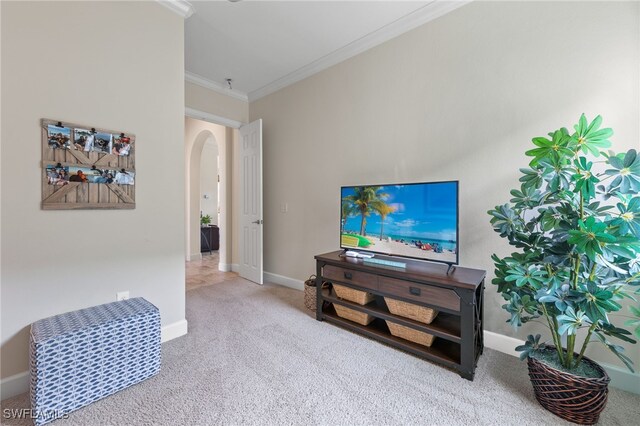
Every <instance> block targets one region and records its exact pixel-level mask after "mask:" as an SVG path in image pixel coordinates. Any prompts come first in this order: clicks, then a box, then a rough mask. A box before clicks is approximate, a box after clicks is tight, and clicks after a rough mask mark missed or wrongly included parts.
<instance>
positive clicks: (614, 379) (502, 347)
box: [484, 330, 640, 395]
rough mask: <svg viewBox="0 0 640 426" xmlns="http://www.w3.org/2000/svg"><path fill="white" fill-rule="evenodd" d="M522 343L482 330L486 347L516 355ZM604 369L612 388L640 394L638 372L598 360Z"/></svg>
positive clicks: (518, 340)
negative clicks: (517, 347)
mask: <svg viewBox="0 0 640 426" xmlns="http://www.w3.org/2000/svg"><path fill="white" fill-rule="evenodd" d="M522 344H524V341H522V340H520V339H516V338H514V337H510V336H505V335H503V334H498V333H494V332H492V331H487V330H485V331H484V345H485V347H487V348H490V349H493V350H496V351H498V352H502V353H505V354H507V355H512V356H518V355H519V354H520V353H519V352H517V351H516V350H515V347H516V346H518V345H522ZM598 364H600V365H601V366H602V368H604V369H605V371H606V372H607V374H608V375H609V377H610V378H611V382H610V383H609V384H610V385H611V386H613V387H614V388H618V389H622V390H624V391H627V392H631V393H635V394H638V395H640V374H637V373H632V372H631V371H629V370H627V369H623V368H621V367H617V366H614V365H609V364H606V363H603V362H599V361H598ZM525 368H526V367H525Z"/></svg>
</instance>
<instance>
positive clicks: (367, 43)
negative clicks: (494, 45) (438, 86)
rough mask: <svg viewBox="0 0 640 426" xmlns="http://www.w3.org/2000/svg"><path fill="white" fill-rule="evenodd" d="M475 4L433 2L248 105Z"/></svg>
mask: <svg viewBox="0 0 640 426" xmlns="http://www.w3.org/2000/svg"><path fill="white" fill-rule="evenodd" d="M471 1H473V0H453V1H441V0H434V1H432V2H431V3H429V4H427V5H425V6H423V7H421V8H420V9H418V10H416V11H414V12H412V13H410V14H408V15H406V16H403V17H402V18H400V19H398V20H396V21H394V22H392V23H390V24H388V25H385V26H384V27H382V28H380V29H379V30H377V31H374V32H372V33H370V34H368V35H366V36H364V37H362V38H360V39H358V40H356V41H354V42H352V43H350V44H348V45H346V46H344V47H342V48H340V49H338V50H336V51H334V52H332V53H330V54H328V55H326V56H324V57H322V58H320V59H318V60H316V61H313V62H311V63H310V64H308V65H305V66H304V67H302V68H299V69H298V70H296V71H293V72H292V73H290V74H287V75H286V76H284V77H282V78H279V79H277V80H275V81H273V82H272V83H269V84H267V85H266V86H264V87H261V88H260V89H257V90H254V91H252V92H249V96H248V99H249V102H253V101H255V100H257V99H260V98H262V97H264V96H267V95H270V94H271V93H274V92H276V91H278V90H280V89H283V88H285V87H286V86H289V85H291V84H293V83H296V82H298V81H300V80H303V79H305V78H307V77H310V76H312V75H314V74H316V73H318V72H320V71H323V70H325V69H327V68H329V67H331V66H333V65H336V64H338V63H340V62H342V61H345V60H347V59H349V58H351V57H353V56H356V55H358V54H360V53H362V52H364V51H366V50H368V49H371V48H372V47H375V46H377V45H379V44H382V43H384V42H385V41H388V40H391V39H392V38H394V37H397V36H399V35H401V34H404V33H406V32H408V31H411V30H412V29H414V28H417V27H419V26H420V25H423V24H426V23H427V22H429V21H432V20H434V19H436V18H439V17H441V16H443V15H446V14H447V13H449V12H451V11H453V10H455V9H457V8H459V7H462V6H464V5H465V4H468V3H471Z"/></svg>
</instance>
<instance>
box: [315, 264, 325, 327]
mask: <svg viewBox="0 0 640 426" xmlns="http://www.w3.org/2000/svg"><path fill="white" fill-rule="evenodd" d="M322 305H323V300H322V264H320V262H316V320H318V321H322V319H323V318H322Z"/></svg>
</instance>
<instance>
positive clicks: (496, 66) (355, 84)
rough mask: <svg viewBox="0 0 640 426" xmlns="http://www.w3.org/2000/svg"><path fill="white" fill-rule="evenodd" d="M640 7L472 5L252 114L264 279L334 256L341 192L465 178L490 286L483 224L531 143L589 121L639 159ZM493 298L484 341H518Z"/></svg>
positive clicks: (466, 242) (473, 238)
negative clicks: (258, 133) (258, 140)
mask: <svg viewBox="0 0 640 426" xmlns="http://www.w3.org/2000/svg"><path fill="white" fill-rule="evenodd" d="M639 8H640V4H639V3H637V2H622V3H610V2H606V3H604V2H603V3H598V2H579V3H555V2H536V3H534V2H473V3H471V4H469V5H466V6H464V7H462V8H460V9H458V10H456V11H454V12H452V13H450V14H448V15H446V16H444V17H442V18H440V19H437V20H435V21H432V22H430V23H427V24H426V25H423V26H421V27H419V28H417V29H415V30H413V31H411V32H408V33H406V34H404V35H402V36H400V37H397V38H395V39H393V40H391V41H389V42H387V43H384V44H382V45H380V46H378V47H376V48H373V49H371V50H369V51H367V52H364V53H362V54H360V55H358V56H356V57H354V58H351V59H349V60H347V61H345V62H342V63H340V64H337V65H335V66H333V67H331V68H329V69H327V70H325V71H323V72H321V73H319V74H316V75H314V76H312V77H310V78H307V79H305V80H303V81H301V82H298V83H296V84H294V85H292V86H289V87H287V88H284V89H282V90H280V91H278V92H276V93H274V94H271V95H269V96H267V97H265V98H262V99H259V100H257V101H255V102H252V103H251V104H250V118H251V120H255V119H257V118H262V119H264V164H265V166H264V187H265V196H264V200H265V217H264V220H265V229H264V241H265V251H264V253H265V255H264V256H265V270H266V271H269V272H272V273H276V274H280V275H284V276H288V277H292V278H296V279H299V280H303V279H305V278H306V277H307V276H309V274H310V273H312V272H314V271H315V269H314V261H313V255H314V254H317V253H321V252H325V251H330V250H335V249H337V248H338V246H339V239H338V230H339V188H340V186H341V185H354V184H367V183H369V184H373V183H384V182H398V183H400V182H419V181H438V180H450V179H457V180H459V181H460V191H461V193H460V212H461V214H460V238H461V240H460V241H461V245H460V262H461V264H462V265H465V266H470V267H477V268H482V269H486V270H488V271H489V272H490V274H489V275H490V276H491V272H492V270H493V268H492V263H491V260H490V257H489V256H490V254H491V253H493V252H497V253H501V254H506V253H509V250H510V249H509V247H508V245H507V244H506V243H505V241H503V240H502V239H500V238H499V237H498V235H497V234H495V233H494V232H493V230H492V229H491V227H490V225H489V216H488V215H487V214H486V212H487V210H489V209H491V208H493V206H495V205H496V204H502V203H504V202H506V201H507V200H508V199H509V198H510V196H509V190H510V189H511V188H515V187H517V186H518V185H519V183H518V177H519V173H518V168H519V167H524V166H526V165H527V163H528V161H527V158H526V157H525V156H524V151H525V150H527V149H529V148H530V147H531V142H530V140H531V138H532V137H534V136H543V135H546V133H547V132H548V131H551V130H555V129H557V128H559V127H562V126H569V125H572V124H573V123H574V122H575V121H576V120H577V119H578V117H579V116H580V114H581V113H583V112H584V113H586V114H587V116H589V117H591V118H593V117H594V116H595V115H597V114H601V115H602V116H603V117H604V120H605V124H606V125H607V126H610V127H612V128H613V129H614V130H615V132H616V134H615V137H614V138H613V141H614V144H615V145H614V148H615V149H616V150H626V149H629V148H632V147H635V148H639V140H640V139H639V132H640V128H639V127H640V123H639V117H640V108H639V99H640V91H639V88H638V86H639V64H640V41H639V34H640V23H639V20H640V18H639ZM282 203H287V204H288V206H289V211H288V212H287V213H282V212H281V209H280V206H281V204H282ZM490 278H491V277H489V280H490ZM486 293H487V298H486V303H485V308H486V312H487V313H486V324H485V327H486V329H488V330H491V331H494V332H498V333H502V334H508V335H514V333H513V331H512V330H511V329H510V327H509V326H508V325H506V324H505V322H504V321H505V320H506V318H507V316H506V313H505V312H503V311H502V310H501V308H500V306H501V304H502V303H503V301H502V299H501V297H499V296H498V295H497V294H496V291H495V289H494V288H493V287H492V286H491V285H489V286H488V289H487V292H486ZM534 329H535V325H532V326H531V327H528V328H527V329H525V330H524V331H522V332H520V333H519V334H518V336H520V337H522V336H525V335H526V334H527V332H532V331H534ZM630 351H631V353H632V356H633V358H634V359H635V360H636V361H638V362H640V356H639V355H638V354H639V353H640V351H639V350H638V346H635V347H633V348H632V349H631V348H630ZM591 354H592V355H594V356H595V357H596V358H598V359H601V360H606V361H609V362H611V363H616V364H617V361H616V360H615V359H612V358H611V357H610V356H609V354H608V353H606V352H604V350H603V351H600V350H599V349H596V350H595V351H593V352H591Z"/></svg>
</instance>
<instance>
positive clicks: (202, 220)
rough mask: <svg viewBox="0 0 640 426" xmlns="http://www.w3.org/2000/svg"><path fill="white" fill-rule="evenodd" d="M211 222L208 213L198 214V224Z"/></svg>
mask: <svg viewBox="0 0 640 426" xmlns="http://www.w3.org/2000/svg"><path fill="white" fill-rule="evenodd" d="M210 224H211V216H210V215H208V214H205V215H204V216H200V225H202V226H208V225H210Z"/></svg>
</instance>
